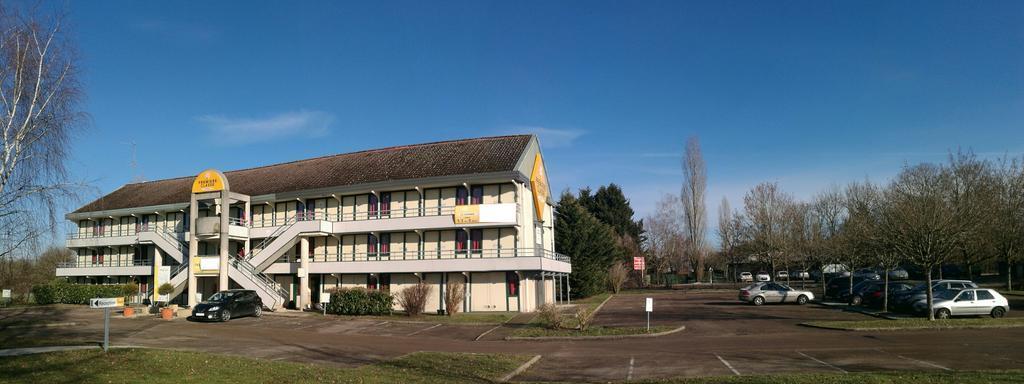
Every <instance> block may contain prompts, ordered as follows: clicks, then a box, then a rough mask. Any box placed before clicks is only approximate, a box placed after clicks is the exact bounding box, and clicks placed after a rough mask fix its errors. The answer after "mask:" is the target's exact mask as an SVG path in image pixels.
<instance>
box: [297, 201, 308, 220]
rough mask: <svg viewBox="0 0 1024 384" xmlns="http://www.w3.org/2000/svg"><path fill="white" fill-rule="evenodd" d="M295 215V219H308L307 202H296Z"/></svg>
mask: <svg viewBox="0 0 1024 384" xmlns="http://www.w3.org/2000/svg"><path fill="white" fill-rule="evenodd" d="M295 217H296V219H295V221H302V220H306V219H307V217H306V204H304V203H303V202H301V201H300V202H298V204H295Z"/></svg>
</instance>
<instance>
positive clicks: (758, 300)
mask: <svg viewBox="0 0 1024 384" xmlns="http://www.w3.org/2000/svg"><path fill="white" fill-rule="evenodd" d="M762 304H764V298H763V297H761V296H758V297H755V298H754V305H762Z"/></svg>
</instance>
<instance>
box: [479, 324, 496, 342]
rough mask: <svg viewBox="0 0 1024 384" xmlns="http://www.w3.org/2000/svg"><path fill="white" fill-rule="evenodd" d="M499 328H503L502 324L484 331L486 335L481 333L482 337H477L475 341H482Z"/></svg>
mask: <svg viewBox="0 0 1024 384" xmlns="http://www.w3.org/2000/svg"><path fill="white" fill-rule="evenodd" d="M498 328H501V324H498V325H495V326H494V328H491V329H488V330H486V331H484V333H481V334H480V336H477V337H476V338H475V339H473V341H480V339H482V338H484V336H487V334H488V333H491V332H492V331H494V330H495V329H498Z"/></svg>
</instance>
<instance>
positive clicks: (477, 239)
mask: <svg viewBox="0 0 1024 384" xmlns="http://www.w3.org/2000/svg"><path fill="white" fill-rule="evenodd" d="M483 238H484V231H483V230H481V229H470V230H469V250H470V251H472V252H473V253H476V254H480V253H483V251H482V250H481V249H480V247H481V246H482V245H483Z"/></svg>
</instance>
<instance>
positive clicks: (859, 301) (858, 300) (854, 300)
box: [850, 296, 864, 305]
mask: <svg viewBox="0 0 1024 384" xmlns="http://www.w3.org/2000/svg"><path fill="white" fill-rule="evenodd" d="M862 303H864V299H862V298H861V297H860V296H854V297H853V298H852V299H850V305H861V304H862Z"/></svg>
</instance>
